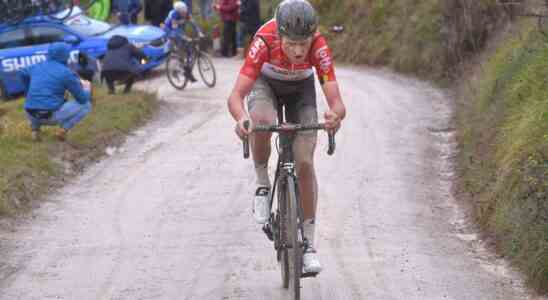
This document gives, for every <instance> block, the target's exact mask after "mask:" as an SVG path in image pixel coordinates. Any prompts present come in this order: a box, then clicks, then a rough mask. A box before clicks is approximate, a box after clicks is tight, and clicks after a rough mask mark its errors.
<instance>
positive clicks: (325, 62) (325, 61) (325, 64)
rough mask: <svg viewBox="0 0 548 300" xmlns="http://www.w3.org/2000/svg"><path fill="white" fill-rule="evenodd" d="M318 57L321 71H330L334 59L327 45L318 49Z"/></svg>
mask: <svg viewBox="0 0 548 300" xmlns="http://www.w3.org/2000/svg"><path fill="white" fill-rule="evenodd" d="M316 58H317V59H318V61H319V65H320V69H321V71H322V72H323V73H328V72H329V71H330V70H331V66H332V65H333V61H332V60H331V56H330V55H329V49H328V48H327V46H323V47H321V48H320V49H318V50H317V51H316Z"/></svg>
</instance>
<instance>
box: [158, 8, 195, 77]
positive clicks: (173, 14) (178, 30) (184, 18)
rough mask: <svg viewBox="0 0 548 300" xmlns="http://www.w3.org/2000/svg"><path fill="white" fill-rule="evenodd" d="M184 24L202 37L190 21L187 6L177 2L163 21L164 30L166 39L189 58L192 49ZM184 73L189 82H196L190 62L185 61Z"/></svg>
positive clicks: (192, 21) (190, 17)
mask: <svg viewBox="0 0 548 300" xmlns="http://www.w3.org/2000/svg"><path fill="white" fill-rule="evenodd" d="M186 24H190V26H191V27H192V31H193V32H194V33H195V34H197V35H198V36H199V37H200V38H203V37H204V34H203V33H202V30H201V29H200V27H199V26H198V25H197V24H196V23H195V22H194V20H193V19H192V15H191V14H190V13H189V11H188V7H187V5H186V4H185V3H184V2H183V1H177V2H175V3H173V9H172V10H171V11H170V12H169V14H168V15H167V18H166V20H165V21H164V30H165V31H166V33H167V35H168V37H170V38H171V39H173V40H174V41H175V43H176V44H177V47H179V49H184V51H186V54H187V57H188V58H189V57H191V54H192V48H191V47H190V45H189V43H188V38H187V37H186V34H185V29H186ZM184 71H185V77H186V78H188V79H189V80H190V82H196V78H195V77H194V75H193V74H192V66H191V65H190V60H187V62H186V63H185V66H184Z"/></svg>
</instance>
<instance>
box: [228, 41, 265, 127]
mask: <svg viewBox="0 0 548 300" xmlns="http://www.w3.org/2000/svg"><path fill="white" fill-rule="evenodd" d="M267 58H268V48H267V46H266V44H265V43H264V42H263V40H262V39H261V38H259V37H256V38H255V40H254V41H253V42H252V43H251V46H250V50H249V51H248V53H247V57H246V59H245V62H244V65H243V66H242V68H241V69H240V75H239V76H238V79H237V80H236V84H235V85H234V89H233V90H232V93H231V94H230V97H229V98H228V109H229V111H230V114H231V115H232V117H233V118H234V120H236V121H241V120H242V119H243V118H247V114H246V112H245V106H244V98H245V97H246V96H247V95H249V93H250V92H251V90H252V89H253V85H254V84H255V81H256V80H257V78H259V76H260V75H261V69H262V66H263V64H264V63H265V61H266V60H267Z"/></svg>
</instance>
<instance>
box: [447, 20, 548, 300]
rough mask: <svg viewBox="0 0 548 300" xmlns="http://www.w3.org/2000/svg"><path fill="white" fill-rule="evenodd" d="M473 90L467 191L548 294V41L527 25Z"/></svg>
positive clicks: (465, 120)
mask: <svg viewBox="0 0 548 300" xmlns="http://www.w3.org/2000/svg"><path fill="white" fill-rule="evenodd" d="M518 28H519V29H518V32H517V33H513V34H512V36H511V37H507V38H506V39H504V43H500V46H499V47H497V48H496V50H495V53H494V54H493V55H492V56H490V57H489V59H488V60H487V61H486V62H485V63H484V64H483V66H482V68H481V69H482V71H481V74H479V76H478V77H477V78H479V80H475V81H473V82H470V83H469V84H470V86H471V89H470V90H471V91H475V92H473V93H469V94H467V95H465V97H464V98H466V100H464V101H462V103H466V105H462V106H461V109H460V113H459V116H458V119H459V123H460V132H461V137H460V143H461V145H462V151H461V153H460V160H461V161H460V166H461V167H462V170H461V174H462V184H461V187H462V190H464V191H466V193H467V194H468V196H469V198H470V199H471V200H472V201H473V202H472V203H473V205H474V207H475V215H476V216H477V219H478V221H479V222H480V223H481V224H482V225H483V226H484V228H486V229H487V230H488V232H489V233H491V234H492V235H493V236H494V237H495V240H496V244H497V248H498V250H499V251H500V252H501V253H502V254H504V256H506V257H507V258H509V259H510V260H511V261H512V262H513V263H514V264H515V265H516V266H518V267H519V268H520V269H521V270H523V271H524V273H526V275H527V278H528V282H529V284H530V285H531V286H532V287H534V288H535V289H536V290H538V291H540V292H541V293H547V292H548V89H547V88H546V87H547V86H548V39H545V38H543V37H542V36H541V35H540V34H539V33H538V31H536V29H535V27H534V25H532V24H527V23H523V24H520V25H519V26H518Z"/></svg>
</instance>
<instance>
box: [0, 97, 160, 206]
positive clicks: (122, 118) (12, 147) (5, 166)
mask: <svg viewBox="0 0 548 300" xmlns="http://www.w3.org/2000/svg"><path fill="white" fill-rule="evenodd" d="M94 93H95V94H94V99H96V100H95V102H94V104H93V111H92V113H91V114H90V115H88V116H87V118H86V119H85V120H84V121H83V122H82V123H80V124H78V125H77V126H76V127H75V128H74V129H73V130H71V132H70V133H69V135H68V139H67V142H64V143H61V142H58V141H57V140H56V139H55V138H54V136H53V128H47V127H45V128H44V130H43V141H42V142H39V143H36V142H33V141H32V140H31V135H30V127H29V125H28V122H27V120H26V118H25V115H24V111H23V99H20V100H17V101H12V102H8V103H1V104H0V215H11V214H14V213H16V212H19V211H21V210H24V209H25V208H27V207H30V204H31V203H32V201H33V200H35V199H39V198H40V197H41V196H42V195H44V193H46V192H47V191H48V190H49V189H51V188H52V187H54V186H56V185H57V184H58V183H59V182H60V180H61V179H62V178H63V177H64V176H67V175H70V174H71V173H73V172H74V171H79V170H81V168H82V167H83V166H84V165H85V164H86V163H87V162H89V161H93V160H96V159H97V158H99V157H100V156H102V155H103V153H104V150H105V148H106V147H107V146H108V145H109V144H112V143H115V142H117V141H120V140H121V139H122V138H123V137H124V136H125V134H127V133H128V132H129V131H130V130H131V129H132V128H135V127H136V126H138V125H139V124H141V123H142V122H143V120H145V119H147V118H148V117H150V116H151V115H152V113H153V111H154V109H155V106H156V103H157V102H156V101H155V96H154V95H151V94H145V93H141V92H135V93H131V94H129V95H107V93H106V92H105V90H103V89H95V90H94Z"/></svg>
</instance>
